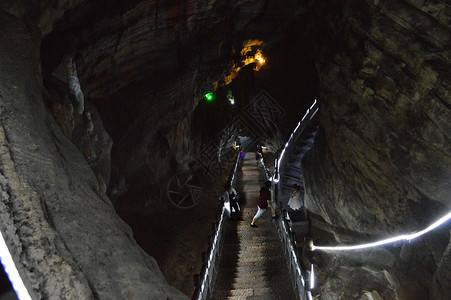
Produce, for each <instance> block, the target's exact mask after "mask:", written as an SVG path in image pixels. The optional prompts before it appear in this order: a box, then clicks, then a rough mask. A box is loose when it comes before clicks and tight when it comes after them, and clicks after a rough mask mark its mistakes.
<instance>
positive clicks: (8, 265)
mask: <svg viewBox="0 0 451 300" xmlns="http://www.w3.org/2000/svg"><path fill="white" fill-rule="evenodd" d="M0 261H1V263H2V265H3V268H4V269H5V272H6V274H8V278H9V281H10V282H11V284H12V286H13V289H14V291H15V292H16V295H17V297H18V298H19V299H20V300H31V297H30V295H29V294H28V290H27V288H26V287H25V285H24V283H23V281H22V278H20V276H19V272H18V271H17V269H16V266H15V264H14V261H13V259H12V257H11V254H10V253H9V250H8V247H7V246H6V243H5V240H4V239H3V235H2V233H1V232H0Z"/></svg>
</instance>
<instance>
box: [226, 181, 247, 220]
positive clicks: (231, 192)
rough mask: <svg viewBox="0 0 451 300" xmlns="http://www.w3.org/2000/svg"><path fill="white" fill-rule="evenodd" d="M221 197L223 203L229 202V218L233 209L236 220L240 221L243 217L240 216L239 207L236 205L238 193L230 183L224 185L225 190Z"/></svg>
mask: <svg viewBox="0 0 451 300" xmlns="http://www.w3.org/2000/svg"><path fill="white" fill-rule="evenodd" d="M221 198H222V200H224V203H227V202H228V203H230V219H232V212H233V211H235V215H236V219H237V221H242V220H243V219H242V218H241V217H240V208H239V206H238V193H237V192H236V190H235V189H234V188H233V187H232V186H231V185H230V184H228V185H227V186H226V191H225V192H224V194H223V195H222V196H221V197H220V199H221Z"/></svg>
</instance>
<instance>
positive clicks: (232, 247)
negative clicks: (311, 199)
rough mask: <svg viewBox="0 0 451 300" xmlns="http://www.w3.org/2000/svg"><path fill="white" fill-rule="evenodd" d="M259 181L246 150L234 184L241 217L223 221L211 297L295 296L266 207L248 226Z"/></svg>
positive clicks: (258, 175) (287, 298) (255, 203)
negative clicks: (219, 259) (253, 223)
mask: <svg viewBox="0 0 451 300" xmlns="http://www.w3.org/2000/svg"><path fill="white" fill-rule="evenodd" d="M263 184H264V181H263V176H262V175H261V174H259V171H258V168H257V161H256V160H255V159H254V158H253V155H250V154H248V155H247V156H246V158H245V159H244V161H243V165H242V167H241V171H239V172H238V181H237V187H236V190H237V192H238V193H240V197H241V199H240V206H241V210H242V218H243V219H244V221H235V220H232V221H228V222H227V223H226V227H225V232H224V248H223V252H222V257H221V262H220V264H219V268H218V270H217V272H218V275H217V281H216V286H215V289H214V294H213V297H212V299H215V300H216V299H240V300H244V299H246V300H248V299H259V300H260V299H268V300H269V299H271V300H274V299H281V300H282V299H283V300H291V299H293V300H294V299H297V297H296V296H295V294H294V291H293V287H292V283H291V279H290V276H289V271H288V266H287V264H286V261H285V257H284V254H283V250H282V246H281V243H280V240H279V236H278V233H277V231H276V229H275V226H274V224H273V221H272V219H271V211H270V209H269V208H268V209H267V211H265V213H264V214H263V216H262V217H261V218H260V219H259V220H258V221H257V223H256V224H257V225H258V227H257V228H252V227H251V226H250V222H251V220H252V217H253V216H254V214H255V213H256V211H257V208H256V206H257V202H258V197H259V190H260V187H261V186H263ZM271 192H272V191H271Z"/></svg>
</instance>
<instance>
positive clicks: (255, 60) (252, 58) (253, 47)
mask: <svg viewBox="0 0 451 300" xmlns="http://www.w3.org/2000/svg"><path fill="white" fill-rule="evenodd" d="M262 44H263V42H262V41H259V40H247V41H245V42H244V43H243V48H242V49H241V51H240V54H241V56H243V57H244V58H243V60H242V61H241V63H237V64H232V65H231V67H230V73H229V74H228V75H226V76H225V77H224V85H228V84H230V83H231V82H232V80H233V79H235V78H236V77H237V76H238V72H239V71H240V70H241V69H242V68H243V67H245V66H247V65H249V64H255V67H254V70H255V71H258V70H260V68H261V66H263V65H264V64H265V62H266V59H265V57H264V56H263V54H262V52H261V50H260V49H257V48H258V47H261V45H262ZM218 85H219V83H216V84H215V88H216V87H217V86H218Z"/></svg>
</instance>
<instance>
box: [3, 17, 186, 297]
mask: <svg viewBox="0 0 451 300" xmlns="http://www.w3.org/2000/svg"><path fill="white" fill-rule="evenodd" d="M0 24H1V25H0V27H1V29H0V30H1V32H2V34H1V35H0V69H1V70H2V72H1V73H0V104H1V115H0V118H1V126H0V128H1V130H0V143H1V146H0V149H1V150H0V157H1V159H0V163H1V164H0V172H1V173H0V185H1V201H0V205H1V209H0V211H1V213H0V219H1V222H0V224H1V230H2V232H3V233H5V239H6V242H7V244H8V246H9V248H10V250H11V252H12V255H13V258H14V259H15V261H16V263H17V266H18V268H19V272H20V274H21V275H22V278H23V279H24V281H25V284H26V286H27V287H28V289H29V291H30V292H31V295H32V297H33V299H117V298H121V299H146V298H147V299H148V298H155V299H157V298H158V299H161V298H165V299H166V298H170V299H186V296H184V295H183V294H181V293H180V292H178V291H177V290H175V289H174V288H172V287H171V286H169V285H168V284H167V283H166V281H165V279H164V278H163V276H162V274H161V272H160V271H159V269H158V266H157V264H156V262H155V260H153V259H152V258H151V257H149V256H147V255H146V254H145V253H144V252H143V251H142V250H141V249H140V248H139V247H138V246H137V244H136V242H135V241H134V239H133V237H132V234H131V230H130V228H129V227H128V226H127V225H126V224H125V223H124V222H123V221H121V220H120V219H119V217H118V216H117V215H116V213H115V211H114V208H113V207H112V205H111V203H110V202H109V200H108V198H107V197H106V195H105V194H104V193H103V192H102V188H101V186H99V183H98V181H97V179H96V177H95V176H94V174H93V172H92V171H91V169H90V168H89V165H88V164H87V163H86V161H85V159H84V158H83V156H82V155H81V154H80V152H79V151H78V150H77V149H76V147H75V146H74V145H73V144H71V143H70V142H69V140H68V139H67V138H66V137H65V136H64V134H63V132H62V131H61V130H60V128H59V127H58V126H57V124H56V122H55V121H54V120H53V118H52V117H51V116H50V114H49V112H48V111H47V109H46V107H45V106H44V102H43V99H42V96H41V90H42V88H43V87H42V85H41V84H40V73H39V55H38V54H39V48H38V46H39V31H38V30H36V28H37V27H34V28H35V29H33V26H34V25H33V23H30V24H28V26H25V25H24V23H23V20H20V19H18V18H16V17H14V16H11V15H9V14H6V13H4V12H3V11H2V12H1V15H0ZM30 30H31V31H30ZM93 122H95V121H94V120H93ZM118 279H120V280H118Z"/></svg>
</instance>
